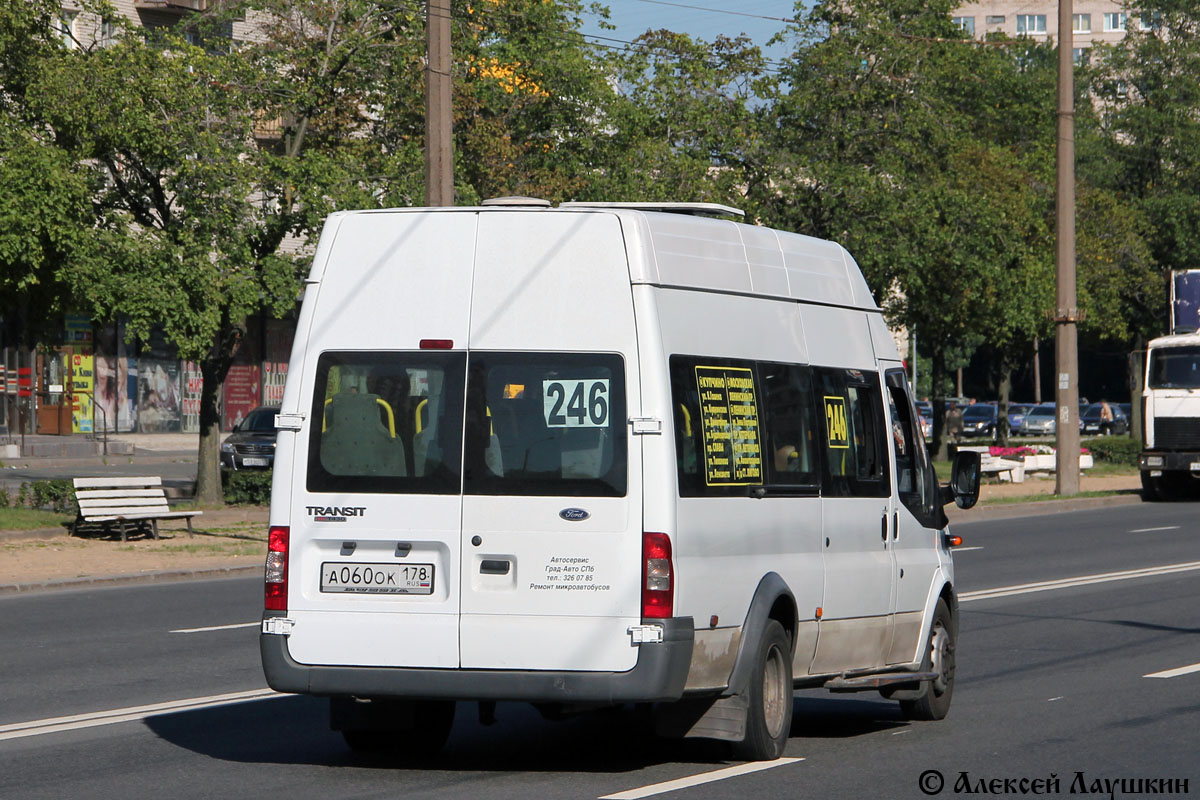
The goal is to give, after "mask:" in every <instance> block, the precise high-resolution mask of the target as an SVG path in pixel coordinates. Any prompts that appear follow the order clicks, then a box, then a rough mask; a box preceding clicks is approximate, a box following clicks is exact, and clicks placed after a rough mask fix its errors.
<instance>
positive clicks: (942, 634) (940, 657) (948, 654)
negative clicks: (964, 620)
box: [900, 598, 958, 720]
mask: <svg viewBox="0 0 1200 800" xmlns="http://www.w3.org/2000/svg"><path fill="white" fill-rule="evenodd" d="M928 642H929V644H928V646H927V647H926V649H925V660H924V661H922V662H921V671H922V672H936V673H938V677H937V678H935V679H933V680H931V681H928V686H926V691H925V694H924V695H922V696H921V697H920V698H919V699H917V700H901V701H900V711H901V712H902V713H903V714H904V717H905V718H906V719H913V720H936V719H945V717H946V714H948V713H949V712H950V700H951V698H952V697H953V696H954V650H955V647H956V646H957V643H958V623H957V621H956V620H955V619H954V617H953V616H951V615H950V607H949V606H947V605H946V601H945V600H944V599H942V598H938V602H937V607H936V608H935V609H934V611H933V622H932V623H931V624H930V626H929V639H928Z"/></svg>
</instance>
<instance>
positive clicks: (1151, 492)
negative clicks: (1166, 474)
mask: <svg viewBox="0 0 1200 800" xmlns="http://www.w3.org/2000/svg"><path fill="white" fill-rule="evenodd" d="M1141 476H1142V499H1143V500H1145V501H1146V502H1147V503H1153V502H1154V501H1156V500H1162V499H1163V497H1162V492H1161V488H1162V485H1161V481H1159V479H1158V478H1152V477H1150V473H1149V472H1146V471H1145V470H1142V471H1141Z"/></svg>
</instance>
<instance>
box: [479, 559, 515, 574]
mask: <svg viewBox="0 0 1200 800" xmlns="http://www.w3.org/2000/svg"><path fill="white" fill-rule="evenodd" d="M510 566H511V564H510V562H508V561H500V560H495V561H493V560H491V559H484V560H483V562H482V563H480V565H479V572H480V573H481V574H483V575H507V574H508V568H509V567H510Z"/></svg>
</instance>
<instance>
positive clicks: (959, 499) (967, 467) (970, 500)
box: [942, 450, 982, 509]
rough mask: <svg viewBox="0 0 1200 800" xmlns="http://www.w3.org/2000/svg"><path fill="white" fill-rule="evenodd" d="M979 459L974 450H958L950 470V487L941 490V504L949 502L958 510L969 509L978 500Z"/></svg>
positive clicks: (980, 470) (980, 473)
mask: <svg viewBox="0 0 1200 800" xmlns="http://www.w3.org/2000/svg"><path fill="white" fill-rule="evenodd" d="M980 463H981V458H980V455H979V453H977V452H976V451H974V450H959V451H958V452H957V453H955V454H954V464H953V466H952V467H951V469H950V485H949V486H945V487H943V488H942V504H943V505H945V504H946V503H949V502H950V501H951V500H953V501H954V503H955V505H957V506H958V507H959V508H963V509H966V508H971V507H972V506H974V505H975V503H976V502H977V501H978V500H979V478H980V476H981V475H982V469H981V468H980Z"/></svg>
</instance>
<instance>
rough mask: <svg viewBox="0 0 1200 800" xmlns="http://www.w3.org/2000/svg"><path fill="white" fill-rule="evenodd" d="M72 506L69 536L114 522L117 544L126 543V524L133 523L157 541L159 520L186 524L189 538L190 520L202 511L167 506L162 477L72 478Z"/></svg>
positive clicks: (190, 533)
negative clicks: (73, 515)
mask: <svg viewBox="0 0 1200 800" xmlns="http://www.w3.org/2000/svg"><path fill="white" fill-rule="evenodd" d="M74 485H75V503H76V505H77V506H78V507H79V516H78V517H77V518H76V519H75V523H74V524H73V525H72V526H71V534H72V535H75V534H76V533H78V532H79V526H80V525H82V524H92V523H97V524H102V525H104V526H105V527H107V526H108V525H110V524H111V523H113V522H115V523H117V526H118V528H119V529H120V531H121V541H123V542H124V541H126V536H127V527H126V526H127V524H128V523H134V524H135V527H136V528H137V529H144V528H145V526H146V525H147V524H148V525H149V526H150V531H151V533H152V534H153V535H154V538H155V539H157V538H158V521H159V520H160V519H183V520H186V521H187V529H188V536H189V537H190V536H192V517H196V516H199V515H201V514H203V513H204V512H202V511H172V510H171V508H170V506H168V505H167V494H166V492H165V491H163V485H162V478H158V477H147V478H75V480H74Z"/></svg>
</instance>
